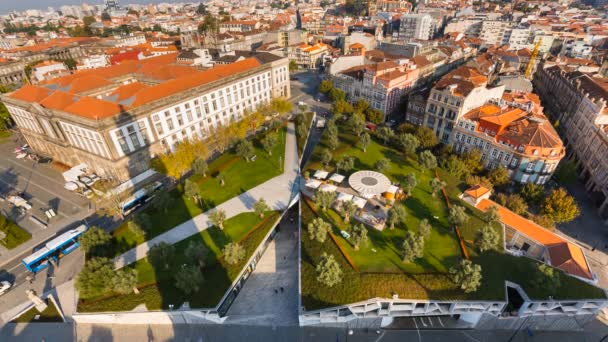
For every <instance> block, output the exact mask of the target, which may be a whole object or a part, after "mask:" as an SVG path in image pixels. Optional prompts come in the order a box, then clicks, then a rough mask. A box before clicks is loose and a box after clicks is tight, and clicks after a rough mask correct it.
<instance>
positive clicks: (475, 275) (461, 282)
mask: <svg viewBox="0 0 608 342" xmlns="http://www.w3.org/2000/svg"><path fill="white" fill-rule="evenodd" d="M450 275H451V277H452V281H453V282H454V283H456V284H457V285H458V286H459V287H460V289H461V290H463V291H464V292H465V293H470V292H475V291H477V289H479V287H480V286H481V280H482V275H481V266H479V265H476V264H474V263H473V262H471V260H461V261H460V265H458V266H457V267H456V266H454V267H452V268H450Z"/></svg>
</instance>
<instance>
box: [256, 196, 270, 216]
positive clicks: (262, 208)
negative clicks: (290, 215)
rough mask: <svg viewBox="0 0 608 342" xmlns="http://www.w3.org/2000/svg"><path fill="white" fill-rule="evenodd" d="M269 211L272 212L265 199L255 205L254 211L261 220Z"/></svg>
mask: <svg viewBox="0 0 608 342" xmlns="http://www.w3.org/2000/svg"><path fill="white" fill-rule="evenodd" d="M268 210H270V206H268V204H267V203H266V200H265V199H264V198H260V199H259V200H257V201H256V202H255V203H254V204H253V211H254V212H255V214H256V215H258V216H259V217H260V218H262V217H264V214H265V213H266V212H267V211H268Z"/></svg>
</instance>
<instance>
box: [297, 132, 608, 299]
mask: <svg viewBox="0 0 608 342" xmlns="http://www.w3.org/2000/svg"><path fill="white" fill-rule="evenodd" d="M338 127H339V130H340V135H339V138H340V144H339V146H338V148H337V149H336V150H335V151H334V153H333V158H334V161H333V162H332V163H331V164H330V166H329V167H323V166H322V165H321V163H320V157H319V156H320V153H321V149H324V148H326V147H327V145H326V144H325V138H326V136H323V137H322V139H321V142H320V143H319V145H318V146H317V147H316V149H315V151H314V152H313V154H312V156H311V159H310V161H309V163H308V164H307V165H306V166H305V168H304V170H309V171H310V174H313V173H314V170H318V169H324V170H326V171H330V172H331V171H333V169H334V166H335V161H336V160H339V159H340V158H342V157H343V156H352V157H354V159H355V168H354V170H351V171H349V172H347V173H345V172H343V171H341V172H340V173H341V174H344V175H345V176H347V177H348V175H350V174H351V173H353V172H355V171H359V170H374V164H375V163H376V162H377V161H378V160H379V159H382V158H386V159H388V160H389V161H390V163H389V164H390V165H389V167H388V169H387V171H385V172H384V174H385V175H386V176H387V177H388V178H389V179H390V180H391V181H392V182H394V183H403V180H404V178H405V176H406V175H407V174H409V173H414V174H415V175H416V178H417V180H418V185H417V186H416V187H415V188H414V189H413V190H412V194H411V196H409V197H407V198H405V199H404V200H401V201H400V203H401V204H402V205H403V206H404V207H405V208H406V211H407V216H406V219H405V224H404V225H402V226H399V227H396V228H395V229H394V230H390V229H389V228H388V227H386V228H385V229H384V230H383V231H378V230H376V229H373V228H368V236H369V238H370V243H369V244H368V245H367V246H361V247H360V248H359V250H358V251H356V250H355V249H354V248H353V247H352V246H351V244H350V242H349V241H347V240H346V239H344V238H343V237H342V236H341V235H340V230H344V231H347V232H348V231H350V229H351V225H352V224H355V223H356V221H355V220H354V219H353V220H351V223H350V224H347V223H345V222H344V221H343V220H342V218H341V216H340V215H339V214H338V213H337V212H336V211H334V210H332V209H328V210H326V211H322V210H320V209H318V208H316V206H315V204H314V203H313V202H312V201H303V202H302V203H301V205H302V265H301V282H302V303H303V305H304V307H305V309H306V310H315V309H320V308H325V307H331V306H337V305H344V304H349V303H354V302H359V301H364V300H367V299H370V298H374V297H383V298H391V297H392V295H393V294H398V295H399V298H402V299H420V300H426V299H433V300H498V301H504V300H506V298H505V280H510V281H512V282H515V283H518V284H519V285H520V286H522V288H524V290H525V291H526V292H527V294H528V295H529V296H530V297H531V298H534V299H546V298H548V297H549V296H550V295H552V296H553V297H554V298H555V299H566V298H567V299H582V298H604V297H605V294H604V292H603V290H601V289H599V288H596V287H594V286H591V285H589V284H587V283H584V282H582V281H579V280H577V279H575V278H572V277H570V276H567V275H565V274H563V273H561V272H560V277H561V286H560V287H559V288H558V289H557V290H556V292H555V293H547V292H546V291H544V290H543V289H539V288H537V287H535V286H534V285H533V282H532V280H533V278H534V277H533V276H532V275H533V274H535V273H536V266H537V264H538V263H537V262H536V261H534V260H531V259H528V258H523V257H522V258H518V257H514V256H511V255H508V254H505V253H503V251H502V250H501V251H494V252H486V253H480V252H479V251H478V250H477V248H476V247H475V244H474V240H475V238H476V236H477V232H478V230H479V229H480V228H481V227H482V226H483V225H484V224H485V222H484V221H483V220H482V218H481V212H479V211H478V210H477V209H475V208H472V207H470V206H468V205H467V204H466V203H465V202H463V201H461V200H460V199H459V198H458V195H459V194H460V193H461V192H462V190H464V189H466V185H465V184H464V183H463V182H461V181H460V180H459V179H456V178H455V177H453V176H451V175H450V174H448V173H447V172H445V171H444V170H442V169H439V170H438V174H439V177H440V178H441V179H442V180H444V181H445V182H446V183H447V184H448V185H447V187H446V192H447V195H448V198H449V200H450V202H451V203H452V205H454V204H457V205H461V206H465V207H466V209H467V213H468V214H469V216H470V219H469V220H468V222H467V224H466V225H464V226H463V227H459V228H460V232H461V234H462V238H463V240H464V245H465V246H466V247H465V248H466V250H467V252H468V255H469V257H470V258H471V260H472V261H473V262H474V263H477V264H480V265H481V266H482V273H483V283H482V286H481V288H480V289H478V290H477V291H476V292H473V293H464V292H463V291H461V290H460V289H459V288H458V287H457V286H456V285H455V284H454V283H453V282H452V281H451V280H450V278H449V276H448V274H447V272H448V270H449V269H450V268H451V267H452V266H455V265H456V264H458V263H459V262H460V260H462V258H463V253H462V251H461V249H460V246H459V241H458V238H457V236H456V234H455V232H454V229H453V228H452V227H450V225H449V224H448V220H447V212H448V209H447V205H446V203H445V201H444V199H443V197H442V196H441V195H440V194H438V195H436V196H435V197H433V196H432V194H431V193H432V192H431V188H430V185H429V183H430V180H431V179H432V178H433V177H434V172H433V171H431V170H425V169H423V168H422V167H421V166H420V165H419V163H418V162H417V160H416V159H415V157H414V156H412V157H408V158H405V157H404V155H403V154H402V153H400V152H399V151H397V150H396V149H394V148H392V147H387V146H384V145H383V144H382V143H381V142H380V141H379V140H376V139H375V138H374V139H372V142H371V144H370V145H369V147H368V148H367V151H366V152H363V151H362V150H361V149H360V148H359V147H357V146H356V140H357V137H356V136H354V135H352V134H350V132H349V131H348V130H347V128H346V127H344V125H341V124H340V123H339V124H338ZM389 144H390V143H389ZM317 215H318V216H321V217H322V218H323V219H324V220H326V221H327V222H330V223H331V224H332V226H333V234H332V235H333V237H332V238H331V239H330V238H328V239H327V240H326V241H325V242H324V243H322V244H321V243H319V242H317V241H316V240H310V239H309V238H308V233H307V231H306V229H307V224H308V223H309V222H310V221H312V219H314V218H315V217H316V216H317ZM422 219H427V220H429V222H430V223H431V225H432V227H433V228H432V231H431V235H430V237H429V238H427V239H426V242H425V247H424V256H423V257H422V258H419V259H417V260H415V261H414V262H412V263H403V262H402V260H401V259H402V258H401V243H402V241H403V237H404V235H405V231H406V229H407V230H411V231H417V230H418V223H419V222H420V220H422ZM493 227H494V229H496V230H498V231H499V232H500V235H501V236H502V228H501V227H500V226H499V225H498V224H496V225H495V226H493ZM502 245H503V243H502V241H501V243H500V246H502ZM500 249H502V247H501V248H500ZM323 252H327V253H328V254H333V255H334V257H335V258H336V260H337V261H338V263H339V264H340V265H341V268H342V270H343V279H342V281H341V283H340V284H338V285H336V286H334V287H332V288H328V287H325V286H324V285H322V284H321V283H319V282H318V281H317V280H316V274H315V266H316V264H317V263H318V262H319V260H320V258H321V254H322V253H323Z"/></svg>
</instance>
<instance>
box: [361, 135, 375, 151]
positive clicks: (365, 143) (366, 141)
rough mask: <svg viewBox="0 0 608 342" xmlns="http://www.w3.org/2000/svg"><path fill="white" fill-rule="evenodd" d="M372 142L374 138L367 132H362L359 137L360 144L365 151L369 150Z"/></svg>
mask: <svg viewBox="0 0 608 342" xmlns="http://www.w3.org/2000/svg"><path fill="white" fill-rule="evenodd" d="M371 142H372V139H371V137H370V136H369V134H368V133H367V132H366V133H363V134H361V136H360V137H359V146H361V149H362V150H363V152H367V147H368V146H369V144H370V143H371Z"/></svg>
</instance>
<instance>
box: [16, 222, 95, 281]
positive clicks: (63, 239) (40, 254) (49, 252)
mask: <svg viewBox="0 0 608 342" xmlns="http://www.w3.org/2000/svg"><path fill="white" fill-rule="evenodd" d="M87 229H88V227H87V226H85V225H84V224H83V225H80V226H78V227H76V228H74V229H72V230H69V231H67V232H65V233H63V234H61V235H59V236H58V237H56V238H54V239H52V240H50V241H49V242H47V243H45V244H44V246H42V248H40V249H39V250H37V251H36V252H34V254H32V255H30V256H29V257H27V258H25V259H23V260H21V263H22V264H23V265H25V268H27V269H28V270H29V271H30V272H34V273H37V272H39V271H41V270H43V269H45V268H46V267H48V265H49V261H50V260H51V259H52V260H55V261H56V260H57V259H59V258H61V257H62V256H64V255H66V254H69V253H70V252H71V251H73V250H75V249H76V248H78V246H80V243H78V237H79V236H80V235H82V233H84V232H85V231H86V230H87Z"/></svg>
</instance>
